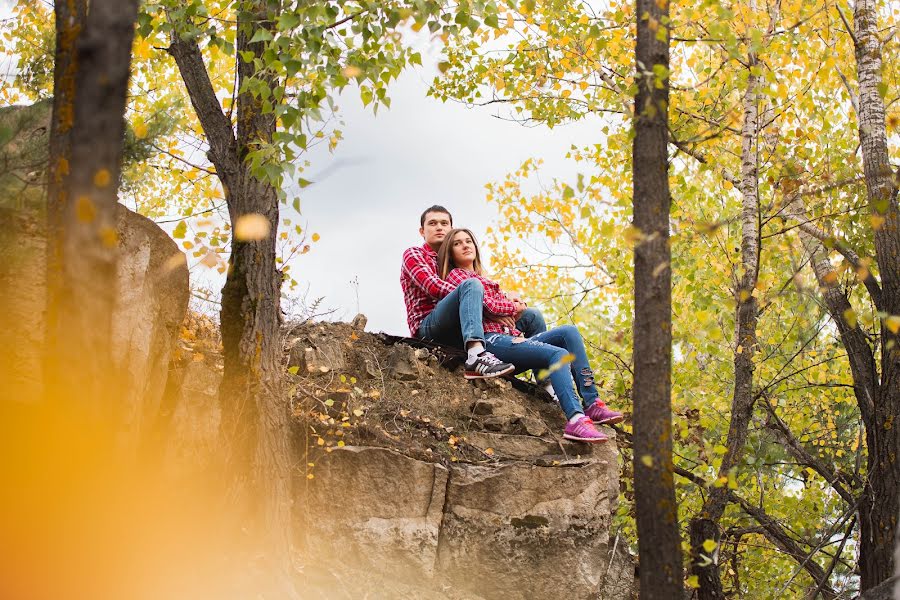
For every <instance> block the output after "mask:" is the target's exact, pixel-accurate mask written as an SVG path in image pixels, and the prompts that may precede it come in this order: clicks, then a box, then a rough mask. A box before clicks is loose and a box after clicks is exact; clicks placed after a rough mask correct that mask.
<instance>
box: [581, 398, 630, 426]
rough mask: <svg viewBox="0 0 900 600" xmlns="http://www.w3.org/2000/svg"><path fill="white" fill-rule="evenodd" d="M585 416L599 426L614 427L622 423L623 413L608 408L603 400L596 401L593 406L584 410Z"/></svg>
mask: <svg viewBox="0 0 900 600" xmlns="http://www.w3.org/2000/svg"><path fill="white" fill-rule="evenodd" d="M584 414H586V415H587V416H589V417H590V418H591V421H593V422H594V423H597V424H598V425H612V424H613V423H621V422H622V419H623V417H622V413H620V412H617V411H614V410H612V409H611V408H609V407H608V406H606V404H604V403H603V400H596V401H595V402H594V403H593V404H591V405H590V406H588V407H587V408H586V409H585V410H584Z"/></svg>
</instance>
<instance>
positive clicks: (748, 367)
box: [690, 54, 760, 600]
mask: <svg viewBox="0 0 900 600" xmlns="http://www.w3.org/2000/svg"><path fill="white" fill-rule="evenodd" d="M758 62H759V61H758V59H757V57H756V55H755V54H751V55H750V59H749V61H748V68H751V69H752V68H753V67H755V66H756V65H757V64H758ZM758 80H759V77H758V76H756V75H754V74H753V73H752V72H751V74H750V75H749V76H748V78H747V90H746V91H745V92H744V99H743V105H744V124H743V127H742V129H741V180H740V189H741V195H742V209H741V267H740V269H741V272H740V273H739V274H738V280H737V281H736V282H735V286H734V296H735V304H736V310H735V312H736V315H735V322H736V329H737V335H736V336H735V349H734V392H733V394H732V399H731V417H730V420H729V426H728V438H727V441H726V451H725V455H724V456H723V457H722V464H721V466H720V467H719V473H718V480H719V481H722V480H723V478H726V479H727V478H728V476H729V472H730V471H731V469H732V468H733V467H735V466H736V465H737V464H738V462H739V461H740V458H741V455H742V453H743V450H744V444H745V442H746V440H747V427H748V426H749V424H750V417H751V416H752V414H753V403H754V394H753V369H754V364H753V357H754V356H755V353H756V323H757V315H758V312H759V310H758V306H757V302H756V297H755V296H754V295H753V293H754V291H755V290H756V282H757V278H758V275H759V255H760V234H759V223H760V215H759V152H758V145H759V144H758V141H759V129H760V128H759V117H760V107H759V104H760V98H759V94H758V90H757V85H758ZM727 504H728V493H727V487H726V486H720V487H714V488H712V489H710V490H709V496H708V497H707V500H706V502H705V503H704V505H703V509H702V510H701V512H700V514H699V515H698V516H697V517H696V518H694V519H692V520H691V524H690V537H691V563H692V565H693V567H692V570H693V572H694V574H695V575H697V578H698V583H699V584H700V588H699V598H700V599H701V600H721V599H723V598H724V597H725V595H724V593H723V591H722V579H721V574H720V572H719V563H718V556H719V547H718V544H719V542H720V539H721V532H720V531H719V521H720V520H721V518H722V514H723V513H724V512H725V507H726V506H727ZM707 540H712V541H713V542H715V543H716V548H715V549H714V550H713V551H709V550H707V549H705V548H704V547H703V545H704V543H705V542H706V541H707Z"/></svg>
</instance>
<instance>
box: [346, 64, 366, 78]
mask: <svg viewBox="0 0 900 600" xmlns="http://www.w3.org/2000/svg"><path fill="white" fill-rule="evenodd" d="M362 72H363V71H362V69H360V68H359V67H357V66H356V65H347V66H346V67H344V76H345V77H347V78H349V79H353V78H354V77H359V76H360V75H362Z"/></svg>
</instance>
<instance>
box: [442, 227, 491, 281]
mask: <svg viewBox="0 0 900 600" xmlns="http://www.w3.org/2000/svg"><path fill="white" fill-rule="evenodd" d="M457 233H465V234H467V235H468V236H469V237H470V238H472V243H473V244H474V245H475V262H473V263H472V268H473V269H474V270H475V272H476V273H478V274H479V275H481V273H482V270H481V251H480V250H479V249H478V242H477V241H476V240H475V234H474V233H472V230H470V229H463V228H459V229H451V230H450V233H448V234H447V237H445V238H444V243H442V244H441V249H440V250H438V255H437V264H438V275H440V277H441V279H445V278H446V277H447V273H449V272H450V271H452V270H453V269H455V268H456V263H454V262H453V238H455V237H456V234H457Z"/></svg>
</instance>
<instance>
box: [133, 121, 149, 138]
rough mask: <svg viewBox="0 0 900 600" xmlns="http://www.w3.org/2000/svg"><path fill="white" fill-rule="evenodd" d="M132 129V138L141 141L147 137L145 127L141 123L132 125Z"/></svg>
mask: <svg viewBox="0 0 900 600" xmlns="http://www.w3.org/2000/svg"><path fill="white" fill-rule="evenodd" d="M133 129H134V136H135V137H136V138H137V139H139V140H142V139H144V138H145V137H147V125H146V124H145V123H144V122H143V121H137V122H136V123H135V124H134V126H133Z"/></svg>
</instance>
